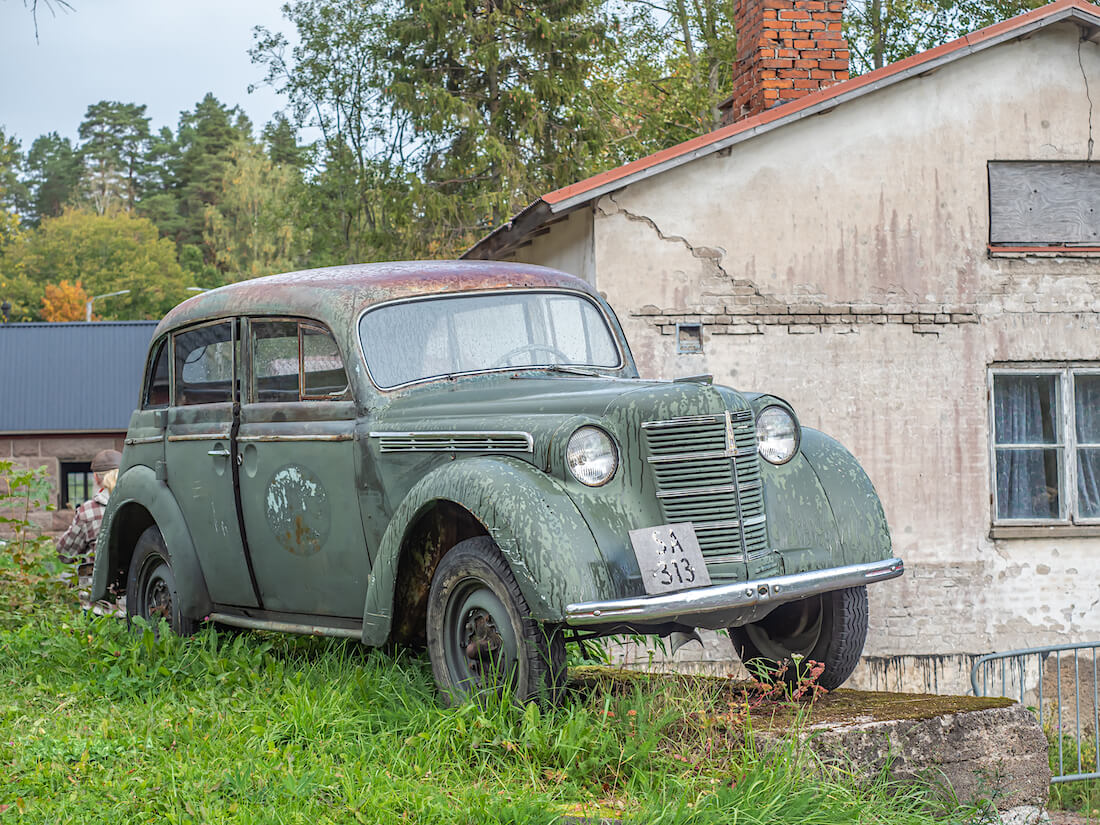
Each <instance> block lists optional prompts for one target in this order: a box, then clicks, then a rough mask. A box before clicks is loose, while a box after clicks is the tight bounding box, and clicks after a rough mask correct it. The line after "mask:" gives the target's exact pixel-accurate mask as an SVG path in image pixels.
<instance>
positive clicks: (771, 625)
mask: <svg viewBox="0 0 1100 825" xmlns="http://www.w3.org/2000/svg"><path fill="white" fill-rule="evenodd" d="M729 633H730V639H731V640H732V641H733V647H734V650H736V651H737V655H738V656H739V657H740V658H741V661H742V662H743V663H744V665H745V667H746V668H748V670H749V671H750V672H751V673H753V674H754V675H760V676H764V677H768V676H774V675H775V674H777V673H778V672H779V671H780V670H782V669H783V668H782V666H783V665H784V664H786V665H787V667H786V669H785V670H783V678H784V679H785V680H787V681H788V682H790V683H795V682H797V681H798V680H799V679H800V678H802V676H803V675H804V671H805V670H806V668H805V667H803V666H802V665H800V664H799V662H800V660H812V661H815V662H820V663H822V664H824V665H825V670H824V671H823V672H822V674H821V676H820V677H819V678H818V680H817V684H819V685H821V686H822V687H823V688H825V689H826V690H834V689H836V688H838V687H840V686H841V685H842V684H844V682H845V681H846V680H847V679H848V677H849V676H851V675H852V671H853V670H855V668H856V664H858V663H859V657H860V654H861V653H862V652H863V643H864V642H865V641H866V640H867V588H866V587H864V586H861V587H850V588H848V589H846V590H834V591H832V592H830V593H822V594H821V595H820V596H811V597H809V598H806V599H800V600H799V601H796V602H788V603H786V604H782V605H780V606H779V607H777V608H775V610H773V611H772V612H771V613H769V614H768V615H767V616H765V617H764V618H763V619H761V620H760V621H758V622H753V623H752V624H747V625H744V626H743V627H731V628H730V629H729Z"/></svg>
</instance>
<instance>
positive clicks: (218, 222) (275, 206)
mask: <svg viewBox="0 0 1100 825" xmlns="http://www.w3.org/2000/svg"><path fill="white" fill-rule="evenodd" d="M232 159H233V162H232V165H231V166H230V167H229V169H228V173H227V174H226V176H225V178H224V179H223V181H222V192H221V194H220V196H219V197H218V203H217V205H216V206H214V205H210V206H207V207H206V232H205V234H204V235H203V239H204V242H205V245H206V248H207V250H208V253H209V255H210V256H211V258H212V260H213V264H214V266H215V267H216V268H217V269H218V271H219V272H220V273H223V274H224V276H225V279H226V280H228V281H240V280H244V279H246V278H256V277H258V276H260V275H270V274H272V273H275V272H285V271H287V270H290V269H294V268H295V267H297V266H298V265H300V264H302V263H303V251H304V248H305V241H306V239H307V238H308V232H307V231H306V230H303V229H301V228H299V226H298V225H297V221H296V206H297V203H298V200H299V194H300V193H299V189H300V186H301V177H300V175H299V174H298V172H297V170H296V169H294V168H292V167H290V166H288V165H285V164H277V163H273V162H272V161H271V159H270V158H268V156H267V155H266V154H265V153H264V151H263V148H262V147H260V146H258V145H256V144H254V143H252V142H251V141H240V142H239V143H238V144H237V145H236V147H234V149H233V153H232Z"/></svg>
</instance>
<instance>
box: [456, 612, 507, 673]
mask: <svg viewBox="0 0 1100 825" xmlns="http://www.w3.org/2000/svg"><path fill="white" fill-rule="evenodd" d="M464 627H465V630H466V633H465V639H466V647H465V653H466V658H467V659H469V660H470V662H471V664H473V665H475V666H480V665H483V664H484V663H485V661H486V660H489V661H492V660H495V659H498V658H499V657H498V656H497V654H498V653H499V652H500V650H501V648H502V647H503V646H504V639H503V638H501V635H500V631H499V630H498V629H497V626H496V622H495V621H494V620H493V617H492V615H490V613H489V611H487V610H485V609H484V608H480V607H478V608H474V609H473V610H471V611H470V612H469V613H467V614H466V621H465V623H464Z"/></svg>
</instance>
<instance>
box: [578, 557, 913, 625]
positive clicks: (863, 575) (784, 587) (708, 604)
mask: <svg viewBox="0 0 1100 825" xmlns="http://www.w3.org/2000/svg"><path fill="white" fill-rule="evenodd" d="M904 572H905V564H904V563H903V562H902V560H901V559H898V558H893V559H883V560H882V561H874V562H870V563H868V564H851V565H847V566H845V567H831V568H829V569H828V570H814V571H811V572H808V573H795V574H794V575H790V576H775V577H773V578H767V579H756V580H754V581H747V582H736V583H734V584H719V585H715V586H713V587H704V588H700V589H698V590H681V591H679V592H676V593H662V594H661V595H658V596H639V597H635V598H629V599H616V600H614V601H609V602H581V603H579V604H571V605H568V606H567V607H566V608H565V622H566V624H568V625H571V626H573V627H598V626H616V625H631V626H633V625H639V626H644V625H647V624H666V623H671V624H681V625H685V626H687V627H705V628H708V629H710V630H718V629H719V628H723V627H735V626H738V625H742V624H746V623H748V622H753V621H757V620H759V619H762V618H763V617H764V616H766V615H767V614H768V613H770V612H771V611H772V610H774V609H775V608H776V607H778V606H779V605H781V604H783V603H784V602H793V601H797V600H798V599H804V598H806V597H807V596H816V595H818V594H819V593H828V592H829V591H830V590H843V589H845V588H848V587H858V586H860V585H864V584H871V583H873V582H881V581H886V580H887V579H893V578H897V577H898V576H900V575H901V574H902V573H904Z"/></svg>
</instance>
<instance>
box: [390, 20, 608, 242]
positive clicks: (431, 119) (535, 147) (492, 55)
mask: <svg viewBox="0 0 1100 825" xmlns="http://www.w3.org/2000/svg"><path fill="white" fill-rule="evenodd" d="M609 22H610V21H609V18H608V16H607V14H606V11H605V4H604V3H602V2H598V0H549V2H544V3H530V2H527V0H401V1H400V2H399V3H398V4H397V9H396V11H395V12H394V13H393V16H392V18H391V19H390V21H389V24H388V28H387V32H388V35H389V39H390V41H391V42H392V47H391V50H390V52H389V54H388V62H389V66H390V71H391V73H392V76H391V80H390V83H389V86H388V89H387V95H388V97H389V99H390V100H391V101H392V105H393V106H394V107H395V108H396V109H397V110H399V111H402V112H406V113H408V114H409V115H410V118H411V124H412V127H413V131H414V134H415V135H416V136H418V138H419V139H420V143H419V145H417V146H415V158H416V160H417V162H418V164H417V165H418V170H419V173H420V176H421V179H422V181H423V182H424V184H426V186H427V189H428V191H427V192H425V193H424V208H425V209H426V210H427V211H428V213H429V214H433V213H434V214H435V215H436V216H437V217H438V219H439V220H441V222H442V223H443V224H444V229H445V243H446V244H448V245H450V246H452V247H460V246H462V245H463V244H465V243H466V242H467V241H468V240H470V239H471V238H473V237H474V236H476V235H478V234H480V233H482V232H484V231H486V230H488V229H490V228H491V227H494V226H496V225H498V224H499V223H500V222H501V221H503V220H507V219H508V218H509V217H511V215H512V214H514V213H515V212H516V211H517V210H518V209H520V208H522V207H523V206H526V205H527V203H529V202H530V201H531V200H532V199H533V198H535V197H537V196H539V195H541V194H542V193H544V192H546V191H548V190H550V189H553V188H555V187H557V186H562V185H565V184H568V183H570V182H572V181H574V180H576V179H578V178H580V177H583V176H584V175H585V174H586V173H588V172H590V171H593V169H592V164H593V162H594V161H595V160H596V159H597V158H598V157H599V155H600V152H601V146H602V144H603V143H604V141H606V140H608V138H609V137H610V134H611V131H610V128H609V124H608V123H607V121H606V118H604V117H602V111H601V109H602V107H601V105H600V102H599V101H598V100H597V99H595V98H594V97H593V94H592V87H591V85H590V84H589V83H588V80H589V78H590V77H591V76H592V75H593V74H594V72H596V70H597V68H598V66H599V65H600V62H601V61H602V60H604V59H605V56H606V49H607V47H608V45H609V40H608V38H609V34H610V27H609Z"/></svg>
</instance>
